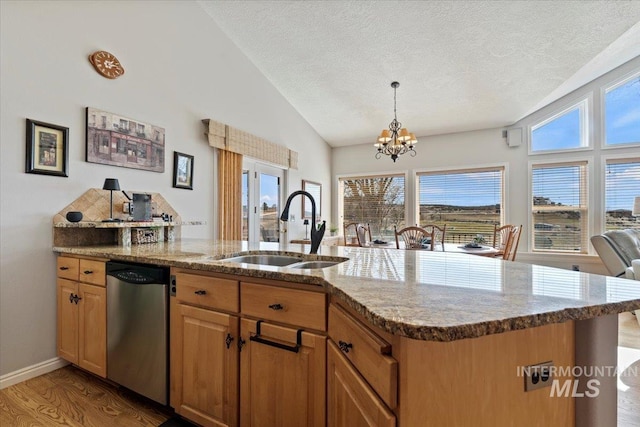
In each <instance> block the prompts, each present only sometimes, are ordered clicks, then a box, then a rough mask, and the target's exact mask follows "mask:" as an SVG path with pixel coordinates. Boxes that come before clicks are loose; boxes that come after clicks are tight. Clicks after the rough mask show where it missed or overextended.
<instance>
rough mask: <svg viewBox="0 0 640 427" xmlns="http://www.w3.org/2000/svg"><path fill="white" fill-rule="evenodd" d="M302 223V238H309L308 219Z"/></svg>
mask: <svg viewBox="0 0 640 427" xmlns="http://www.w3.org/2000/svg"><path fill="white" fill-rule="evenodd" d="M302 223H303V224H304V240H309V220H308V219H305V220H304V221H302Z"/></svg>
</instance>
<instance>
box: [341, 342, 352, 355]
mask: <svg viewBox="0 0 640 427" xmlns="http://www.w3.org/2000/svg"><path fill="white" fill-rule="evenodd" d="M338 347H340V351H342V352H343V353H349V350H350V349H352V348H353V344H351V343H350V342H344V341H338Z"/></svg>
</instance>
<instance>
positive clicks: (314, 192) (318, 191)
mask: <svg viewBox="0 0 640 427" xmlns="http://www.w3.org/2000/svg"><path fill="white" fill-rule="evenodd" d="M302 190H303V191H306V192H307V193H309V194H311V196H312V197H313V200H315V202H316V221H317V220H319V219H320V217H321V212H322V184H320V183H317V182H313V181H307V180H306V179H303V180H302ZM302 218H303V219H304V218H311V201H310V200H309V199H307V198H306V197H303V198H302Z"/></svg>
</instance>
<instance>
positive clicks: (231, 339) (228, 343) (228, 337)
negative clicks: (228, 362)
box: [224, 334, 233, 348]
mask: <svg viewBox="0 0 640 427" xmlns="http://www.w3.org/2000/svg"><path fill="white" fill-rule="evenodd" d="M232 342H233V337H232V336H231V334H227V339H226V340H224V343H225V344H226V345H227V348H229V347H231V343H232Z"/></svg>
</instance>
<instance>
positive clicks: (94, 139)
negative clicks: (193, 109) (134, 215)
mask: <svg viewBox="0 0 640 427" xmlns="http://www.w3.org/2000/svg"><path fill="white" fill-rule="evenodd" d="M86 112H87V114H86V119H87V122H86V153H85V160H86V161H87V162H89V163H99V164H103V165H111V166H120V167H123V168H131V169H141V170H145V171H150V172H160V173H162V172H164V164H165V159H164V155H165V130H164V128H162V127H160V126H156V125H152V124H150V123H146V122H143V121H141V120H136V119H131V118H128V117H125V116H122V115H120V114H114V113H109V112H107V111H102V110H99V109H97V108H92V107H87V111H86Z"/></svg>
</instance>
